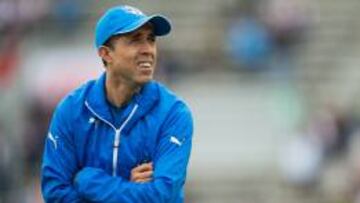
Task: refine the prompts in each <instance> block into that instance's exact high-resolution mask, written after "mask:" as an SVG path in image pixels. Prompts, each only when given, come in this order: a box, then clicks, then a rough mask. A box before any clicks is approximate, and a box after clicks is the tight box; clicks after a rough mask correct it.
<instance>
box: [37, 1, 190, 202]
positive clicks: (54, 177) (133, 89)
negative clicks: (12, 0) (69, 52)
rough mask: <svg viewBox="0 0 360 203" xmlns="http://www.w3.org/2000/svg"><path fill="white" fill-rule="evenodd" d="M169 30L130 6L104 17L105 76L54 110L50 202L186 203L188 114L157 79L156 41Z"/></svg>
mask: <svg viewBox="0 0 360 203" xmlns="http://www.w3.org/2000/svg"><path fill="white" fill-rule="evenodd" d="M170 30H171V25H170V22H169V21H168V20H167V19H166V18H165V17H163V16H161V15H152V16H146V15H145V14H143V13H142V12H141V11H140V10H138V9H136V8H133V7H130V6H118V7H114V8H111V9H110V10H108V11H107V12H106V13H105V14H104V15H103V16H102V17H101V18H100V20H99V21H98V23H97V26H96V31H95V45H96V48H97V50H98V54H99V56H100V57H101V59H102V60H103V63H104V65H105V73H104V74H103V75H101V76H100V78H99V79H97V80H96V81H89V82H88V83H86V84H85V85H83V86H81V87H80V88H79V89H77V90H75V91H73V92H72V93H70V94H69V95H68V96H67V97H66V98H65V99H63V100H62V101H61V102H60V104H59V105H58V106H57V108H56V110H55V113H54V115H53V118H52V121H51V124H50V129H49V133H48V136H47V138H46V144H45V151H44V156H43V163H42V192H43V196H44V199H45V201H46V202H66V203H68V202H121V203H130V202H131V203H133V202H134V203H135V202H139V203H140V202H141V203H146V202H156V203H160V202H169V203H170V202H171V203H173V202H174V203H178V202H183V200H184V195H183V186H184V182H185V177H186V168H187V164H188V161H189V156H190V151H191V143H192V141H191V140H192V133H193V121H192V116H191V112H190V110H189V109H188V107H187V106H186V105H185V103H184V102H183V101H182V100H180V99H179V98H178V97H176V96H175V95H174V94H173V93H172V92H170V91H169V90H168V89H166V88H165V87H164V86H162V85H161V84H159V83H157V82H155V81H153V80H152V78H153V73H154V69H155V65H156V55H157V52H156V36H162V35H166V34H168V33H169V32H170Z"/></svg>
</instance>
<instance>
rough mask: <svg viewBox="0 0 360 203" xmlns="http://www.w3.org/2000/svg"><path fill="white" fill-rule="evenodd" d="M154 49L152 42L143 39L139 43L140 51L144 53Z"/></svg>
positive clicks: (151, 51)
mask: <svg viewBox="0 0 360 203" xmlns="http://www.w3.org/2000/svg"><path fill="white" fill-rule="evenodd" d="M154 50H155V45H154V43H151V42H148V41H145V42H143V43H142V44H141V47H140V53H144V54H148V53H153V52H154Z"/></svg>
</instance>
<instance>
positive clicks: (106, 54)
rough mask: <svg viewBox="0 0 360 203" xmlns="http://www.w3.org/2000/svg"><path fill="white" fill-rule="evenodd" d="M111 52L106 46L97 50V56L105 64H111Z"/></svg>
mask: <svg viewBox="0 0 360 203" xmlns="http://www.w3.org/2000/svg"><path fill="white" fill-rule="evenodd" d="M110 52H111V50H110V48H109V47H106V46H101V47H100V48H99V49H98V55H99V56H100V57H101V58H102V59H103V60H104V61H106V63H108V64H109V63H111V62H112V56H111V54H110Z"/></svg>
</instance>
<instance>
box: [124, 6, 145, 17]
mask: <svg viewBox="0 0 360 203" xmlns="http://www.w3.org/2000/svg"><path fill="white" fill-rule="evenodd" d="M124 9H125V10H126V11H128V12H129V13H132V14H135V15H144V13H143V12H141V11H140V10H139V9H137V8H134V7H131V6H124Z"/></svg>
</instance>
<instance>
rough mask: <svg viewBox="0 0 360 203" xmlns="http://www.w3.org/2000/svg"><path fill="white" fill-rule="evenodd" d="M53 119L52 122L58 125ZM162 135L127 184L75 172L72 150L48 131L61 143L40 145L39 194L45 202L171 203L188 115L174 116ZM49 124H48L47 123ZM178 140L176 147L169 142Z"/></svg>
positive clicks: (186, 151)
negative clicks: (173, 138)
mask: <svg viewBox="0 0 360 203" xmlns="http://www.w3.org/2000/svg"><path fill="white" fill-rule="evenodd" d="M58 119H61V117H60V118H59V117H57V116H55V117H54V118H53V120H54V121H53V122H55V124H56V123H57V122H63V121H61V120H58ZM172 120H173V121H172V122H170V123H169V126H170V127H169V128H168V129H166V130H165V131H164V132H163V135H162V138H161V139H160V141H159V143H158V146H157V150H156V155H155V157H154V159H153V163H146V164H142V165H140V166H137V167H135V168H133V169H132V171H131V178H130V180H126V179H124V178H121V177H113V176H110V175H109V174H107V173H106V172H105V171H104V170H102V169H100V168H91V167H85V168H80V169H79V168H77V164H76V157H75V148H74V145H73V143H72V141H71V138H70V137H69V134H70V133H69V132H66V131H64V130H62V129H66V128H63V127H62V128H57V125H53V124H52V126H51V127H50V131H51V132H54V133H53V134H54V135H56V136H59V139H61V142H62V143H57V145H55V144H54V143H53V141H52V139H47V140H46V146H45V152H44V158H43V165H42V191H43V196H44V199H45V201H46V202H86V201H90V202H124V203H136V202H160V203H161V202H164V203H165V202H172V201H174V198H176V196H177V195H178V193H179V192H180V190H181V188H182V186H183V184H184V182H185V177H186V168H187V164H188V160H189V156H190V151H191V143H192V142H191V136H192V120H191V115H190V113H184V112H180V114H178V115H174V119H172ZM53 122H52V123H53ZM173 135H181V136H182V137H180V139H181V140H183V141H184V142H183V143H182V145H181V146H180V145H175V144H173V143H171V142H169V140H170V137H171V136H173Z"/></svg>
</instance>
